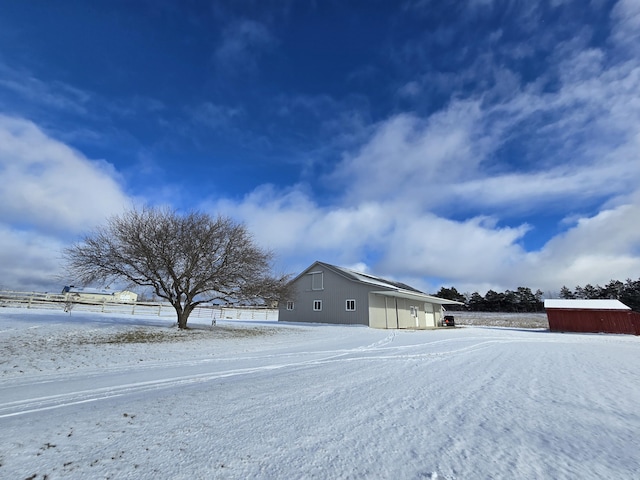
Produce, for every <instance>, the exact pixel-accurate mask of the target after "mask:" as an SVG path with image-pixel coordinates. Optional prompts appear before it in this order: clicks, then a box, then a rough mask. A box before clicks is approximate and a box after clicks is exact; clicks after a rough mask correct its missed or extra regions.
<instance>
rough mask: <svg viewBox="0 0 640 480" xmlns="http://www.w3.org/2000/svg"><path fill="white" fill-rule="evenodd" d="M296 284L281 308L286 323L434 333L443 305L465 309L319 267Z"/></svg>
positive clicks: (383, 282)
mask: <svg viewBox="0 0 640 480" xmlns="http://www.w3.org/2000/svg"><path fill="white" fill-rule="evenodd" d="M291 284H292V295H291V298H290V299H288V301H284V302H282V303H281V304H280V306H279V317H278V320H279V321H282V322H310V323H338V324H347V325H348V324H360V325H367V326H369V327H373V328H413V329H416V328H430V327H436V326H438V325H440V323H441V321H442V311H443V307H442V306H443V305H453V304H458V305H459V304H460V303H459V302H454V301H451V300H446V299H444V298H438V297H433V296H431V295H427V294H425V293H422V292H421V291H419V290H416V289H415V288H413V287H410V286H409V285H405V284H403V283H398V282H392V281H389V280H384V279H382V278H378V277H374V276H373V275H368V274H365V273H359V272H355V271H353V270H349V269H346V268H342V267H336V266H335V265H329V264H328V263H323V262H315V263H314V264H313V265H311V266H310V267H309V268H307V269H306V270H305V271H303V272H302V273H301V274H300V275H298V276H297V277H296V278H294V279H293V280H292V281H291Z"/></svg>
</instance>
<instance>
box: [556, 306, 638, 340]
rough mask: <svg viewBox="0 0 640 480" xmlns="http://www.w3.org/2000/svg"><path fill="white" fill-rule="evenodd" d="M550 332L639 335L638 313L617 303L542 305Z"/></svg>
mask: <svg viewBox="0 0 640 480" xmlns="http://www.w3.org/2000/svg"><path fill="white" fill-rule="evenodd" d="M544 308H545V309H546V311H547V319H548V320H549V330H551V331H552V332H588V333H601V332H602V333H627V334H631V335H640V313H636V312H632V311H631V309H630V308H629V307H627V306H626V305H625V304H624V303H622V302H620V301H619V300H556V299H550V300H545V301H544Z"/></svg>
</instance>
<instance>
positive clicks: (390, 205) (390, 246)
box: [219, 1, 640, 292]
mask: <svg viewBox="0 0 640 480" xmlns="http://www.w3.org/2000/svg"><path fill="white" fill-rule="evenodd" d="M639 11H640V7H638V4H637V2H635V3H634V2H627V1H622V2H620V3H619V4H618V5H617V7H616V8H615V9H614V13H613V14H612V19H613V24H612V27H613V31H614V34H613V37H612V38H613V40H614V41H615V42H618V43H620V44H622V43H624V45H626V46H629V45H631V42H635V41H636V39H637V32H638V31H640V29H635V28H632V27H634V26H635V23H634V22H636V20H637V18H640V17H638V16H637V14H638V12H639ZM586 35H587V34H586V33H585V36H586ZM606 48H607V47H606V46H605V47H603V49H594V48H585V42H584V38H580V39H577V40H576V39H574V40H572V41H570V42H567V43H564V44H558V45H557V55H555V56H554V57H553V58H552V59H551V60H552V61H553V62H555V65H554V66H553V67H552V68H550V69H549V70H548V72H547V73H546V74H544V75H542V76H541V77H540V78H539V79H538V80H537V81H536V82H533V83H528V84H522V85H521V84H519V79H518V78H517V75H515V74H511V73H510V72H509V71H506V70H505V69H504V68H503V67H498V66H495V65H494V66H493V68H492V66H491V65H485V66H484V67H483V68H486V69H487V71H493V73H494V80H495V81H496V83H495V85H494V86H493V87H491V88H490V89H489V90H488V91H483V92H479V93H477V94H476V95H475V96H474V95H473V94H471V95H468V96H467V97H464V96H461V95H459V96H457V97H455V96H454V97H453V98H455V99H454V100H452V101H451V102H450V103H449V104H448V105H447V106H446V107H445V108H443V109H442V110H440V111H439V112H436V113H434V114H431V115H430V116H428V117H426V118H420V117H419V116H417V114H409V113H401V114H396V115H394V116H393V117H390V118H388V119H386V120H384V121H381V122H379V123H378V124H377V125H376V126H375V127H374V128H373V129H372V130H371V132H372V133H371V134H370V136H369V137H368V139H367V140H366V141H364V142H363V143H362V144H361V146H360V147H359V148H357V149H356V150H354V151H349V152H345V153H344V155H343V158H342V161H341V162H340V164H339V165H337V166H336V168H335V169H334V170H333V171H332V172H331V173H330V174H329V175H327V177H326V178H325V179H324V180H325V184H324V185H325V187H328V188H329V189H331V188H333V187H335V189H334V192H335V195H334V196H333V198H332V199H331V200H330V201H329V202H327V203H328V205H327V206H320V204H319V203H318V202H316V201H314V200H313V199H312V195H311V194H310V193H306V192H305V190H304V189H299V188H294V189H291V190H289V191H287V192H285V193H282V194H280V193H279V192H277V191H275V190H274V189H273V188H269V189H260V190H257V191H256V192H254V193H252V194H251V195H248V196H247V197H246V198H245V199H243V200H242V201H239V202H229V201H227V202H225V203H224V205H223V208H221V210H222V211H225V210H227V211H231V212H233V214H234V215H236V216H237V217H238V218H241V219H244V220H245V221H247V223H248V225H249V227H250V229H251V230H252V231H254V232H258V233H257V236H258V237H259V238H260V240H264V242H265V244H266V245H268V246H271V247H273V248H274V249H275V250H276V251H277V252H278V253H279V254H281V255H283V256H284V257H286V258H289V259H296V261H298V260H299V259H301V258H306V259H309V258H310V257H311V256H314V257H315V258H312V259H319V260H326V261H329V262H331V261H334V262H337V263H340V264H342V265H358V266H360V267H362V268H367V269H369V271H371V272H372V273H377V274H380V275H383V276H388V277H393V278H397V279H399V280H403V279H404V280H405V281H408V280H409V279H412V281H414V282H418V285H417V286H422V285H420V283H421V282H424V283H423V285H427V284H428V283H429V281H428V280H427V279H428V278H429V277H434V278H439V279H442V281H443V282H444V283H445V284H446V285H447V286H449V285H455V286H457V287H459V289H460V290H462V291H473V290H474V289H477V290H478V291H481V292H484V291H486V289H487V288H495V289H506V288H515V287H517V286H529V287H531V288H534V289H537V288H541V289H543V290H545V291H557V290H558V289H559V288H560V287H561V286H562V285H567V286H569V287H574V286H575V285H578V284H581V285H585V284H586V283H592V284H595V283H600V284H605V283H607V282H608V281H609V280H611V279H619V280H624V279H626V278H634V279H636V278H637V277H638V271H640V230H639V229H638V228H637V225H638V219H640V153H639V152H640V100H639V99H640V62H639V61H638V60H637V58H632V57H630V58H622V59H619V58H616V57H615V56H613V55H611V51H610V50H606ZM484 60H485V61H487V62H490V61H491V60H492V59H491V57H486V58H484ZM472 73H473V72H466V73H465V72H463V73H462V75H463V76H464V75H466V74H468V75H470V76H472ZM423 84H424V81H423V79H420V82H418V81H414V82H411V81H409V82H407V83H405V85H406V86H408V87H407V88H409V87H410V88H409V90H408V92H409V93H412V94H419V91H418V89H417V87H419V85H423ZM550 84H553V85H554V88H548V87H549V85H550ZM405 93H407V92H405ZM506 146H507V147H513V148H514V151H515V152H518V153H519V152H523V155H525V156H522V157H519V156H518V153H516V154H505V155H502V153H503V150H502V149H504V148H505V147H506ZM220 205H222V204H219V206H220ZM547 213H552V214H553V215H556V216H557V215H566V216H567V217H571V218H572V219H573V223H571V224H569V223H565V222H560V223H559V224H558V225H539V226H537V227H536V225H533V224H529V222H528V221H527V220H526V218H529V217H528V215H531V214H534V215H533V216H532V217H531V218H532V219H534V218H535V214H547ZM518 218H521V219H522V220H518ZM505 219H509V224H508V225H507V223H506V221H505ZM536 228H542V229H548V230H549V231H556V232H560V233H559V234H556V236H555V237H554V238H551V239H550V240H549V241H548V242H547V243H546V244H544V245H543V246H542V247H540V248H539V249H538V250H535V251H527V250H526V249H525V247H524V245H525V244H526V239H527V235H528V234H530V233H532V234H533V233H534V232H535V230H536ZM305 256H306V257H305ZM295 265H296V266H297V267H299V268H303V267H306V266H307V265H301V264H299V263H295Z"/></svg>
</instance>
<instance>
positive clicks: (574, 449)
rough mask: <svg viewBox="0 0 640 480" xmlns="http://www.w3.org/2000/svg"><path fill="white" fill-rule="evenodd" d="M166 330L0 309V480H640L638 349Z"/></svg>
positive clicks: (152, 323)
mask: <svg viewBox="0 0 640 480" xmlns="http://www.w3.org/2000/svg"><path fill="white" fill-rule="evenodd" d="M169 325H170V323H169V322H166V321H165V322H162V321H159V320H158V319H151V318H150V319H145V318H129V317H125V316H122V317H116V316H113V317H109V316H104V315H102V316H101V315H99V314H84V313H83V314H82V315H75V314H73V315H71V316H68V315H65V314H63V313H59V314H58V313H52V312H47V313H46V314H44V313H37V312H30V311H26V310H18V309H2V310H0V352H2V353H1V354H0V380H1V384H0V430H1V431H2V432H3V435H2V436H1V437H0V478H29V477H31V478H34V479H35V478H41V479H43V478H47V479H57V478H65V479H69V478H70V479H76V478H77V479H80V478H113V479H115V478H118V479H120V478H140V479H146V478H148V479H151V478H154V479H157V478H167V479H169V478H171V479H211V478H219V479H244V478H263V479H279V478H283V479H284V478H286V479H296V478H298V479H307V478H310V479H313V478H318V479H326V478H332V479H360V478H368V479H398V478H402V479H421V478H428V479H432V478H438V479H478V478H480V479H483V478H527V479H535V478H545V479H547V478H553V479H562V478H566V479H570V478H571V479H574V478H581V479H589V478H593V479H608V478H624V479H633V478H640V475H639V474H638V473H637V472H639V471H640V450H639V449H638V447H637V434H638V432H640V414H638V409H637V405H638V403H639V401H640V382H639V380H640V378H639V377H640V373H638V368H637V361H638V360H637V359H638V354H639V353H640V339H639V338H637V337H632V336H622V335H568V334H554V333H549V332H547V331H544V330H526V329H505V328H490V327H466V328H456V329H442V330H435V331H384V330H373V329H368V328H365V327H348V326H325V325H287V324H277V323H271V324H270V323H268V322H253V323H249V322H219V324H218V325H219V326H218V327H216V328H215V329H213V330H211V329H209V328H208V326H207V325H205V324H201V325H195V326H196V327H198V328H197V329H196V330H195V331H191V332H178V331H176V330H175V329H173V328H170V327H169ZM128 331H133V332H146V334H149V335H151V334H158V333H160V334H161V335H162V336H163V340H164V341H157V342H154V343H120V344H118V343H116V344H114V343H106V342H107V341H108V340H109V339H110V338H113V336H114V335H118V334H121V333H122V332H128ZM45 476H46V477H45Z"/></svg>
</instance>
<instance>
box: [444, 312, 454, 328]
mask: <svg viewBox="0 0 640 480" xmlns="http://www.w3.org/2000/svg"><path fill="white" fill-rule="evenodd" d="M442 326H443V327H455V326H456V322H455V320H454V319H453V315H445V316H444V319H443V320H442Z"/></svg>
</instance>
